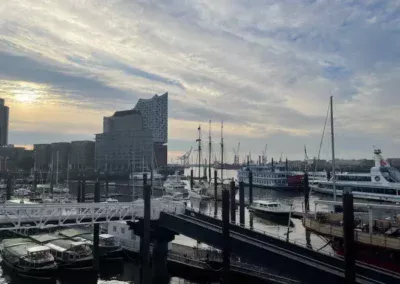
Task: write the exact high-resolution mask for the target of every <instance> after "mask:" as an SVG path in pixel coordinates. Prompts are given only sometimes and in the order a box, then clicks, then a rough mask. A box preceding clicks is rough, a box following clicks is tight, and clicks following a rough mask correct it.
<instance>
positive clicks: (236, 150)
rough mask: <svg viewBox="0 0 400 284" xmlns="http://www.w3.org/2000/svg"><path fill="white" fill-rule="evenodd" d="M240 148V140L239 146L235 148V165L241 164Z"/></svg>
mask: <svg viewBox="0 0 400 284" xmlns="http://www.w3.org/2000/svg"><path fill="white" fill-rule="evenodd" d="M239 149H240V142H239V143H238V146H237V148H236V149H235V148H233V153H234V154H235V156H234V157H233V164H234V165H239V163H240V161H239Z"/></svg>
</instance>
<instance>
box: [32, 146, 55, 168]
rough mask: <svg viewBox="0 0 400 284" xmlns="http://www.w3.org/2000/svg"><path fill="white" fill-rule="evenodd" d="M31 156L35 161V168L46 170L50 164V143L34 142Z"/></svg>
mask: <svg viewBox="0 0 400 284" xmlns="http://www.w3.org/2000/svg"><path fill="white" fill-rule="evenodd" d="M33 156H34V159H35V162H36V170H38V171H43V172H46V171H48V170H49V169H50V164H51V145H50V144H34V145H33Z"/></svg>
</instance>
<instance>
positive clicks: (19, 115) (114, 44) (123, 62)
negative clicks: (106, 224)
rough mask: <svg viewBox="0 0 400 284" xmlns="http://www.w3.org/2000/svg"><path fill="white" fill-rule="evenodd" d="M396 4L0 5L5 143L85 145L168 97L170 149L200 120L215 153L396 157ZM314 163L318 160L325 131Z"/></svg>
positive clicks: (182, 143)
mask: <svg viewBox="0 0 400 284" xmlns="http://www.w3.org/2000/svg"><path fill="white" fill-rule="evenodd" d="M399 90H400V1H398V0H391V1H390V0H388V1H374V0H360V1H351V0H342V1H340V0H326V1H322V0H315V1H313V0H298V1H293V0H276V1H272V0H271V1H267V0H266V1H262V0H229V1H228V0H218V1H216V0H191V1H189V0H159V1H151V0H136V1H131V0H125V1H124V0H59V1H57V0H55V1H44V0H43V1H42V0H31V1H29V0H11V1H0V97H2V98H4V99H5V100H6V104H7V105H8V106H10V109H11V110H10V133H9V143H12V144H16V145H31V144H34V143H49V142H58V141H71V140H81V139H90V140H93V139H94V134H95V133H100V132H101V131H102V120H103V119H102V117H103V116H108V115H111V114H112V113H113V112H114V111H115V110H122V109H130V108H133V107H134V105H135V104H136V102H137V100H138V98H149V97H152V96H153V95H154V94H162V93H164V92H168V93H169V141H168V148H169V157H170V159H171V158H172V159H175V158H176V157H177V156H179V155H180V154H182V153H184V152H186V151H187V150H189V148H190V147H191V146H193V147H195V140H196V136H197V127H198V125H199V124H201V125H202V129H203V139H204V140H206V139H207V136H208V121H209V120H212V137H213V141H214V142H213V146H214V147H213V148H214V150H213V152H214V154H213V155H218V156H219V149H218V148H219V139H220V121H222V120H223V121H224V141H225V149H226V150H225V151H226V152H225V154H226V156H227V159H228V162H229V161H230V160H233V148H234V147H235V148H236V147H237V144H238V143H239V142H240V143H241V146H240V159H241V160H243V159H244V157H245V155H247V153H249V152H251V155H252V157H255V156H257V155H260V154H261V152H262V150H264V148H265V145H266V144H268V148H267V155H268V157H269V158H270V157H274V158H275V159H279V157H281V156H282V157H284V158H285V157H288V158H289V159H292V160H294V159H303V157H304V150H303V149H304V145H306V146H307V152H308V156H309V157H312V156H316V155H317V152H318V149H319V145H320V140H321V136H322V132H323V127H324V123H325V118H326V114H327V109H328V104H329V97H330V96H333V98H334V117H335V120H334V126H335V144H336V145H335V146H336V147H335V148H336V156H337V157H340V158H346V159H347V158H371V157H372V155H373V153H372V147H373V146H374V145H375V146H376V147H378V148H382V151H383V154H384V155H385V156H386V157H400V151H399V150H400V128H399V127H398V124H399V114H400V93H399ZM325 134H326V135H325V138H324V141H323V143H322V145H323V146H322V150H321V153H322V155H321V157H322V158H329V156H330V147H331V144H330V129H329V127H328V128H327V131H326V133H325Z"/></svg>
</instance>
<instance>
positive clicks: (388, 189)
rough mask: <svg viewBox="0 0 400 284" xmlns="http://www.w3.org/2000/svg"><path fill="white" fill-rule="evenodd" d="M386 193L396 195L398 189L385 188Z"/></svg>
mask: <svg viewBox="0 0 400 284" xmlns="http://www.w3.org/2000/svg"><path fill="white" fill-rule="evenodd" d="M385 193H386V194H391V195H395V194H396V190H394V189H393V188H386V189H385Z"/></svg>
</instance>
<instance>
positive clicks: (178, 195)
mask: <svg viewBox="0 0 400 284" xmlns="http://www.w3.org/2000/svg"><path fill="white" fill-rule="evenodd" d="M162 198H163V199H164V200H173V201H185V200H188V199H189V195H188V193H182V192H173V193H168V194H165V195H163V197H162Z"/></svg>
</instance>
